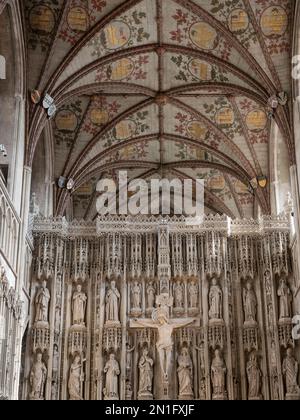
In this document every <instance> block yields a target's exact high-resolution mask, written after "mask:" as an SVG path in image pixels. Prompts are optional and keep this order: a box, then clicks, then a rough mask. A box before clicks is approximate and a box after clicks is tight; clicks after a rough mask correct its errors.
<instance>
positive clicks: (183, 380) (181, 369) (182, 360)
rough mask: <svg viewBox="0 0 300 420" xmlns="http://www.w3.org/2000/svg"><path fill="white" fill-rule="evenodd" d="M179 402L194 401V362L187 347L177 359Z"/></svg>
mask: <svg viewBox="0 0 300 420" xmlns="http://www.w3.org/2000/svg"><path fill="white" fill-rule="evenodd" d="M177 362H178V369H177V373H178V383H179V397H178V398H179V400H193V399H194V391H193V362H192V359H191V356H190V353H189V349H188V348H187V347H183V348H182V350H181V353H180V355H179V356H178V359H177Z"/></svg>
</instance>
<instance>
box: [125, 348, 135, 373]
mask: <svg viewBox="0 0 300 420" xmlns="http://www.w3.org/2000/svg"><path fill="white" fill-rule="evenodd" d="M134 350H135V346H133V347H132V348H130V344H129V343H127V344H126V370H127V371H128V372H131V369H132V352H133V351H134Z"/></svg>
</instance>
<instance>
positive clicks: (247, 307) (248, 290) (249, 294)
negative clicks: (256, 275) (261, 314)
mask: <svg viewBox="0 0 300 420" xmlns="http://www.w3.org/2000/svg"><path fill="white" fill-rule="evenodd" d="M243 304H244V314H245V326H255V325H256V324H257V319H256V317H257V299H256V294H255V291H254V289H253V285H252V283H251V281H248V282H247V283H246V287H245V288H244V290H243Z"/></svg>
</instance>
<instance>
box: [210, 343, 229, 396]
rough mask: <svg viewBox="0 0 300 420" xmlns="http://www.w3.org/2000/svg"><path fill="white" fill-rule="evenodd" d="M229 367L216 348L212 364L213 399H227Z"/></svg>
mask: <svg viewBox="0 0 300 420" xmlns="http://www.w3.org/2000/svg"><path fill="white" fill-rule="evenodd" d="M226 374H227V368H226V364H225V361H224V358H223V356H222V353H221V351H220V350H219V349H216V350H215V357H214V359H213V361H212V365H211V379H212V384H213V400H227V391H226Z"/></svg>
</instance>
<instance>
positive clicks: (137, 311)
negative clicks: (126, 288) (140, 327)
mask: <svg viewBox="0 0 300 420" xmlns="http://www.w3.org/2000/svg"><path fill="white" fill-rule="evenodd" d="M131 313H132V315H133V316H140V315H141V314H142V287H141V284H140V283H139V282H138V281H137V280H135V281H134V283H133V285H132V287H131Z"/></svg>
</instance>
